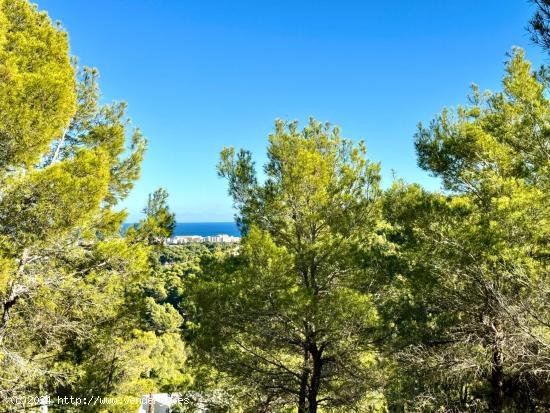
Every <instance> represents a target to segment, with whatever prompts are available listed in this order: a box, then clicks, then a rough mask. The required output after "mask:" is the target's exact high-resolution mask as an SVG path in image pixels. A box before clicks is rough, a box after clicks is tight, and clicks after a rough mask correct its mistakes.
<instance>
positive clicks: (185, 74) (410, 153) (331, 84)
mask: <svg viewBox="0 0 550 413" xmlns="http://www.w3.org/2000/svg"><path fill="white" fill-rule="evenodd" d="M38 4H39V8H40V9H44V10H47V11H48V12H49V14H50V16H51V17H52V19H54V20H61V22H62V24H63V26H64V27H65V28H66V29H67V30H68V32H69V35H70V40H71V49H72V53H73V54H75V55H77V56H79V58H80V62H81V64H83V65H88V66H95V67H97V68H98V69H99V70H100V73H101V79H100V81H101V83H100V86H101V89H102V93H103V99H104V100H105V101H110V100H125V101H127V102H128V104H129V115H130V116H131V118H132V119H133V121H134V123H135V124H136V125H137V126H139V127H140V128H141V129H142V130H143V132H144V134H145V135H146V136H147V137H148V139H149V149H148V152H147V155H146V159H145V161H144V164H143V170H142V177H141V179H140V181H139V182H138V183H137V184H136V187H135V189H134V191H133V192H132V194H131V196H130V197H129V199H128V200H127V201H126V202H125V203H124V206H125V207H126V208H127V209H128V211H129V221H134V220H136V219H137V218H138V217H139V216H140V210H141V209H142V207H143V205H144V203H145V201H146V198H147V194H148V193H149V192H152V191H153V190H154V189H155V188H157V187H159V186H163V187H165V188H167V189H168V191H169V193H170V206H171V208H172V209H173V210H174V211H175V212H176V216H177V220H178V221H182V222H200V221H228V220H231V219H232V216H233V211H232V208H231V201H230V199H229V198H228V196H227V194H226V185H225V182H224V181H223V180H221V179H219V178H218V177H217V176H216V170H215V165H216V162H217V160H218V155H219V152H220V150H221V149H222V148H223V147H224V146H236V147H245V148H247V149H250V150H252V151H253V153H254V155H255V156H256V160H257V163H258V164H263V162H264V160H265V147H266V142H267V135H268V133H269V132H270V131H271V130H272V127H273V121H274V119H276V118H282V119H298V120H300V121H302V122H305V121H306V120H307V118H308V117H309V116H314V117H316V118H317V119H319V120H321V121H330V122H331V123H333V124H336V125H338V126H340V128H341V130H342V135H343V136H345V137H348V138H352V139H355V140H359V139H364V140H365V141H366V144H367V147H368V150H369V158H371V159H372V160H375V161H380V162H381V163H382V170H383V173H384V176H385V179H384V182H385V183H386V184H388V183H389V182H390V181H391V172H390V171H391V170H392V169H393V170H395V172H396V174H397V176H398V177H402V178H404V179H405V180H406V181H409V182H420V183H422V184H423V185H425V186H427V187H429V188H433V189H435V188H437V185H438V184H437V182H436V181H435V180H433V179H432V178H430V177H428V175H427V174H426V173H425V172H423V171H421V170H420V169H419V168H418V167H417V166H416V158H415V153H414V147H413V134H414V131H415V128H416V125H417V123H418V122H419V121H422V122H428V121H429V120H430V119H431V118H432V117H433V115H434V114H436V113H438V112H439V111H440V110H441V109H442V108H443V107H445V106H456V105H457V104H460V103H464V102H465V96H466V94H467V93H468V91H469V85H470V84H471V83H472V82H475V83H477V84H479V85H480V87H481V88H482V89H492V90H497V89H499V88H500V79H501V77H502V73H503V62H504V60H505V58H506V56H505V55H506V52H508V51H509V50H510V48H511V47H512V46H513V45H517V46H521V47H523V48H525V49H526V51H527V57H528V58H529V59H530V60H532V61H533V62H535V63H536V64H540V63H543V62H545V56H544V55H543V54H542V52H541V51H540V50H539V49H538V48H537V47H535V46H533V45H532V44H531V42H530V40H529V36H528V34H527V32H526V31H525V27H526V25H527V22H528V20H529V18H530V16H531V14H532V11H533V8H532V6H531V5H530V4H529V3H528V1H527V0H483V1H480V0H462V1H448V2H443V1H440V0H438V1H436V0H419V1H414V2H413V1H405V0H402V1H399V0H394V1H391V2H389V1H388V2H374V1H345V0H340V1H323V0H318V1H298V0H294V1H287V0H283V1H241V0H232V1H230V0H226V1H209V0H202V1H190V0H189V1H185V0H163V1H154V0H94V1H84V0H71V1H67V0H39V1H38Z"/></svg>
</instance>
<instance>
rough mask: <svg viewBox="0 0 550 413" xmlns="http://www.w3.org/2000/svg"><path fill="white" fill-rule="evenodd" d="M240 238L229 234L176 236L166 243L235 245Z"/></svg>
mask: <svg viewBox="0 0 550 413" xmlns="http://www.w3.org/2000/svg"><path fill="white" fill-rule="evenodd" d="M240 240H241V238H240V237H234V236H232V235H227V234H218V235H208V236H206V237H202V236H200V235H176V236H174V237H170V238H168V239H167V240H166V241H167V243H168V244H169V245H179V244H190V243H199V242H213V243H224V244H225V243H234V242H239V241H240Z"/></svg>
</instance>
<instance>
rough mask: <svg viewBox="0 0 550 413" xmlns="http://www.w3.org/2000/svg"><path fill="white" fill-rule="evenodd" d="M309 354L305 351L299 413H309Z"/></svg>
mask: <svg viewBox="0 0 550 413" xmlns="http://www.w3.org/2000/svg"><path fill="white" fill-rule="evenodd" d="M308 359H309V354H308V351H307V349H304V363H303V366H302V377H301V380H300V394H299V396H298V413H307V410H306V396H307V381H308V377H309V367H308V365H307V364H308Z"/></svg>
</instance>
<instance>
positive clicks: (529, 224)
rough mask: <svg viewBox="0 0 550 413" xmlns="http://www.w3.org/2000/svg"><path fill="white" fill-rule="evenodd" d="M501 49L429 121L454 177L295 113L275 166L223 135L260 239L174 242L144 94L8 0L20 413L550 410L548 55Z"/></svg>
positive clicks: (8, 261) (2, 268) (9, 227)
mask: <svg viewBox="0 0 550 413" xmlns="http://www.w3.org/2000/svg"><path fill="white" fill-rule="evenodd" d="M536 4H537V8H538V9H537V12H536V14H535V16H534V17H533V19H532V21H531V22H529V31H530V32H531V34H532V37H533V40H534V41H535V42H537V43H538V44H540V46H541V48H542V50H545V51H547V50H548V49H550V3H549V2H546V1H537V2H536ZM526 23H527V22H526ZM503 69H504V70H503V72H504V73H503V77H502V89H501V90H500V91H497V92H487V91H483V90H482V89H480V88H478V87H477V86H473V87H472V91H471V95H470V96H469V97H468V98H467V99H466V100H465V102H466V103H465V104H463V105H461V106H457V107H456V108H455V109H445V110H443V111H442V112H441V113H440V114H437V115H435V116H434V119H433V121H432V122H431V123H430V124H428V125H422V124H420V125H419V126H418V129H417V132H416V134H415V136H414V137H411V139H414V144H415V147H416V152H417V159H418V164H419V166H420V167H421V168H422V169H424V170H426V171H428V172H429V173H431V174H432V175H433V176H435V177H437V178H439V179H440V181H441V184H442V189H441V190H440V191H437V192H434V191H429V190H427V189H425V188H423V187H422V186H420V185H417V184H414V183H412V184H411V183H406V181H405V180H400V179H394V181H393V183H392V184H391V186H389V187H383V186H382V185H381V169H380V165H379V164H378V163H377V162H375V161H372V160H369V159H368V158H367V151H366V146H365V144H364V143H363V142H362V141H352V140H350V139H348V138H344V137H343V136H341V133H340V130H339V128H338V127H335V126H333V125H331V124H329V123H322V122H319V121H317V120H315V119H311V120H310V121H309V123H308V124H306V125H303V126H300V125H299V124H298V123H297V122H295V121H283V120H277V121H276V122H275V126H274V130H273V132H272V134H270V135H269V136H268V138H267V162H266V164H265V165H263V166H262V167H263V169H262V172H261V173H258V172H257V167H256V164H255V162H254V160H253V157H252V154H251V153H250V152H248V151H247V150H242V149H241V150H235V149H233V148H225V149H223V150H222V152H221V156H220V161H219V164H218V174H219V175H220V177H221V178H222V179H225V180H226V182H227V186H228V190H229V194H230V196H231V197H232V199H233V202H234V207H235V210H236V220H237V223H238V225H239V228H240V229H241V231H242V233H243V237H242V240H241V242H240V243H239V244H238V245H215V244H189V245H178V246H173V245H166V243H165V240H166V238H167V237H169V236H170V235H171V234H172V232H173V229H174V225H175V216H174V214H173V213H172V212H171V210H170V208H169V206H168V193H167V192H166V191H165V190H164V189H162V188H161V189H159V190H157V191H156V192H154V193H153V194H151V195H150V197H149V200H148V202H147V203H146V205H144V209H143V216H144V218H143V219H142V220H141V221H140V222H138V223H136V224H134V225H132V226H130V227H129V228H128V229H127V230H126V231H122V230H121V228H122V227H123V223H124V222H125V220H126V212H125V211H124V210H121V208H120V203H121V201H122V200H124V199H125V198H126V197H127V196H128V194H129V192H130V190H131V189H132V187H133V185H134V183H135V181H136V180H138V179H139V176H140V164H141V161H142V159H143V157H144V156H145V152H146V146H147V141H146V139H145V138H144V137H143V136H142V134H141V133H140V130H139V129H138V128H135V127H134V126H132V124H131V123H130V121H129V119H128V118H127V116H126V114H125V110H126V104H125V103H112V104H102V103H100V89H99V85H98V71H97V70H96V69H94V68H90V67H81V66H79V63H78V61H77V59H76V58H75V57H73V56H72V55H71V54H70V51H69V43H68V34H67V33H66V32H65V31H64V30H63V29H62V28H61V26H60V25H56V24H53V23H52V22H51V20H50V19H49V17H48V15H47V14H46V13H45V12H41V11H38V9H37V7H36V6H34V5H32V4H31V3H29V2H27V0H0V412H24V411H26V412H30V411H35V410H37V408H38V405H39V403H38V401H37V397H38V396H43V395H49V396H50V398H51V405H50V407H49V409H50V411H53V412H112V413H115V412H137V409H138V407H139V403H137V404H136V403H135V402H134V403H130V402H128V403H121V404H113V405H102V404H97V405H94V404H82V405H78V406H76V405H74V404H70V403H69V404H62V403H58V402H56V400H59V399H58V398H59V397H61V398H63V397H79V398H82V399H83V398H87V399H88V400H89V399H92V398H98V397H99V398H107V397H109V398H113V399H117V398H118V399H120V400H123V399H124V398H125V397H128V398H129V397H130V396H132V397H135V398H139V397H141V396H142V395H145V394H149V393H155V392H167V393H178V394H181V395H184V396H185V403H180V404H178V405H176V406H175V407H173V408H172V411H173V412H198V411H201V412H243V413H244V412H249V413H261V412H298V413H306V412H307V413H315V412H326V413H329V412H333V413H336V412H342V413H344V412H346V413H347V412H365V413H366V412H371V413H374V412H379V413H384V412H386V413H387V412H392V413H399V412H402V413H405V412H408V413H412V412H432V413H436V412H437V413H446V412H448V413H451V412H457V413H458V412H491V413H506V412H509V413H512V412H531V413H536V412H550V272H549V269H550V199H549V198H550V100H549V98H548V93H549V91H550V89H549V86H550V74H549V72H548V70H547V68H546V67H542V68H540V69H539V68H533V67H532V66H531V64H530V63H529V61H528V60H526V58H525V56H524V52H523V51H522V50H521V49H518V48H514V49H512V51H511V52H510V53H509V55H508V57H507V61H506V64H505V67H504V68H503ZM450 103H451V104H453V103H456V102H450ZM220 149H222V148H220ZM404 179H406V177H404ZM127 400H130V399H127Z"/></svg>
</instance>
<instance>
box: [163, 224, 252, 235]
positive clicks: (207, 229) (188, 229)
mask: <svg viewBox="0 0 550 413" xmlns="http://www.w3.org/2000/svg"><path fill="white" fill-rule="evenodd" d="M218 234H227V235H233V236H234V237H240V236H241V233H240V232H239V229H238V228H237V224H235V223H234V222H178V223H176V229H175V230H174V235H200V236H201V237H206V236H208V235H218Z"/></svg>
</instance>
